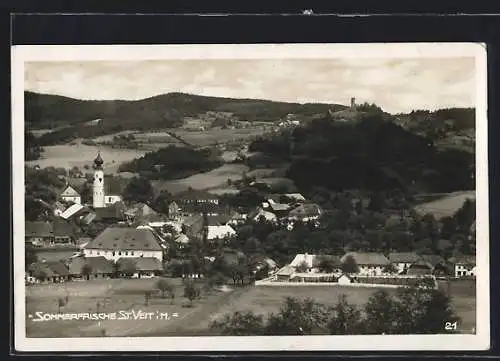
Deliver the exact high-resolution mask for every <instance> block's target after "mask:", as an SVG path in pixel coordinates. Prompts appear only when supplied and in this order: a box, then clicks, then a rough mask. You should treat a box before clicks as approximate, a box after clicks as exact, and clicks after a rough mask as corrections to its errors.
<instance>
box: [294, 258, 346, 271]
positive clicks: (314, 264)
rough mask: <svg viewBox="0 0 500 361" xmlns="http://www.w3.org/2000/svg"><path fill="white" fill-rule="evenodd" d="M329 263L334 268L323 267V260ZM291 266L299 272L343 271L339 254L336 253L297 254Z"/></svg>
mask: <svg viewBox="0 0 500 361" xmlns="http://www.w3.org/2000/svg"><path fill="white" fill-rule="evenodd" d="M323 261H325V263H328V264H329V265H331V266H332V267H333V268H332V270H325V269H322V267H323V266H322V262H323ZM290 266H291V267H293V268H294V269H295V272H297V273H307V272H308V273H338V274H340V273H342V263H341V260H340V258H339V257H338V256H334V255H315V254H307V253H305V254H297V255H296V256H295V258H294V259H293V260H292V262H291V263H290Z"/></svg>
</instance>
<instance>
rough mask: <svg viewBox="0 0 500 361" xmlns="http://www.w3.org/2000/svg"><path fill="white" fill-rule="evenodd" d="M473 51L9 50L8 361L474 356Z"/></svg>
mask: <svg viewBox="0 0 500 361" xmlns="http://www.w3.org/2000/svg"><path fill="white" fill-rule="evenodd" d="M486 76H487V74H486V46H485V45H484V44H476V43H387V44H386V43H370V44H259V45H257V44H255V45H243V44H232V45H215V44H205V45H192V44H191V45H130V46H129V45H98V46H90V45H75V46H63V45H57V46H42V45H39V46H38V45H36V46H35V45H33V46H13V47H12V105H13V106H12V109H13V114H12V124H13V126H12V139H13V152H12V154H13V155H12V162H13V200H14V202H13V205H14V213H13V217H14V239H13V242H14V256H13V257H14V262H13V267H14V270H13V275H14V286H15V291H14V299H15V314H14V316H15V347H16V349H17V350H18V351H72V352H75V351H94V352H99V351H122V352H123V351H319V350H326V351H328V350H345V351H349V350H358V351H374V350H377V351H398V350H422V351H423V350H429V351H430V350H450V351H457V350H486V349H488V348H489V345H490V326H489V325H490V319H489V318H490V315H489V309H490V308H489V307H490V295H489V213H488V154H487V149H488V147H487V132H488V130H487V128H488V126H487V124H488V121H487V96H486V94H487V89H486V83H487V81H486Z"/></svg>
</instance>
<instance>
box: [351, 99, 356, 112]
mask: <svg viewBox="0 0 500 361" xmlns="http://www.w3.org/2000/svg"><path fill="white" fill-rule="evenodd" d="M355 108H356V98H351V109H353V110H354V109H355Z"/></svg>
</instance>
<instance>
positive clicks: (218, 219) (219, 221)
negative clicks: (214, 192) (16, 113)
mask: <svg viewBox="0 0 500 361" xmlns="http://www.w3.org/2000/svg"><path fill="white" fill-rule="evenodd" d="M230 219H231V217H229V216H227V215H225V214H220V215H216V216H207V221H208V225H209V226H223V225H225V224H226V223H227V222H229V220H230Z"/></svg>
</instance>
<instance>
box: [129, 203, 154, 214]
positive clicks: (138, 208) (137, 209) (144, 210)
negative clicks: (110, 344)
mask: <svg viewBox="0 0 500 361" xmlns="http://www.w3.org/2000/svg"><path fill="white" fill-rule="evenodd" d="M125 214H126V215H128V216H148V215H154V214H157V212H156V211H155V210H154V209H153V208H151V207H150V206H148V205H147V204H146V203H136V204H134V205H133V206H132V207H130V208H129V209H127V210H126V211H125Z"/></svg>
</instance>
